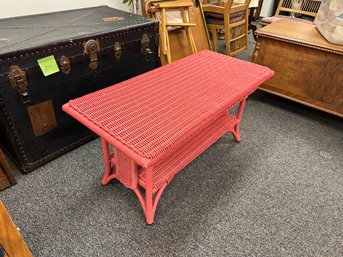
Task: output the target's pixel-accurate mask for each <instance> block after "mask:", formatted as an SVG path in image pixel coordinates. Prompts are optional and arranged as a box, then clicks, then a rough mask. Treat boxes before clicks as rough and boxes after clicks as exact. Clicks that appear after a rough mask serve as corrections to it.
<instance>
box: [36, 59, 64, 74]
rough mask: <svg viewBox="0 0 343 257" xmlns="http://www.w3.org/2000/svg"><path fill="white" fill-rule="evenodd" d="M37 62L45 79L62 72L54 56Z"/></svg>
mask: <svg viewBox="0 0 343 257" xmlns="http://www.w3.org/2000/svg"><path fill="white" fill-rule="evenodd" d="M37 62H38V65H39V67H40V69H41V70H42V72H43V74H44V76H45V77H47V76H49V75H51V74H54V73H56V72H59V71H60V69H59V68H58V65H57V63H56V60H55V57H54V56H53V55H50V56H47V57H44V58H42V59H39V60H37Z"/></svg>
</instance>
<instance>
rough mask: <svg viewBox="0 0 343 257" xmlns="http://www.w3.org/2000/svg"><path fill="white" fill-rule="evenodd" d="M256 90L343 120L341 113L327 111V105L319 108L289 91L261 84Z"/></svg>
mask: <svg viewBox="0 0 343 257" xmlns="http://www.w3.org/2000/svg"><path fill="white" fill-rule="evenodd" d="M258 89H259V90H261V91H264V92H267V93H270V94H273V95H277V96H279V97H282V98H285V99H288V100H292V101H294V102H297V103H300V104H303V105H306V106H308V107H312V108H314V109H317V110H320V111H323V112H326V113H329V114H332V115H335V116H338V117H340V118H343V114H342V113H339V112H335V111H332V110H330V109H328V108H327V107H326V106H329V105H326V104H321V105H322V106H319V105H318V104H315V103H311V99H310V98H308V99H307V101H305V100H301V99H303V98H304V97H302V96H300V95H297V94H294V93H291V92H289V91H285V90H280V89H279V88H276V87H273V86H268V85H266V84H262V85H261V86H259V87H258ZM312 101H313V102H314V100H312Z"/></svg>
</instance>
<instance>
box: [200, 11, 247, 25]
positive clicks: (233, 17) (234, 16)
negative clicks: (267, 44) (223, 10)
mask: <svg viewBox="0 0 343 257" xmlns="http://www.w3.org/2000/svg"><path fill="white" fill-rule="evenodd" d="M244 14H245V11H240V12H234V13H231V14H230V23H235V22H238V21H241V20H243V19H244ZM205 19H206V23H207V24H208V25H210V24H213V25H223V26H224V15H223V14H220V13H213V12H205Z"/></svg>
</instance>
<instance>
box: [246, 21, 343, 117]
mask: <svg viewBox="0 0 343 257" xmlns="http://www.w3.org/2000/svg"><path fill="white" fill-rule="evenodd" d="M256 35H257V36H258V40H257V44H256V47H255V51H254V53H253V62H255V63H258V64H261V65H265V66H267V67H269V68H271V69H272V70H274V71H275V76H274V77H272V78H271V79H269V80H268V81H267V82H265V83H264V84H263V85H262V86H260V89H261V90H264V91H266V92H269V93H272V94H276V95H279V96H282V97H285V98H287V99H291V100H294V101H296V102H299V103H302V104H305V105H308V106H311V107H313V108H316V109H319V110H322V111H325V112H328V113H331V114H334V115H337V116H339V117H343V46H339V45H333V44H331V43H329V42H328V41H327V40H326V39H325V38H324V37H323V36H322V35H321V34H320V33H319V31H318V30H317V29H316V27H315V25H312V24H307V23H302V22H297V21H290V20H281V21H277V22H274V23H273V24H270V25H268V26H265V27H263V28H261V29H259V30H257V31H256Z"/></svg>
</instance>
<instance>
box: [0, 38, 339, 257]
mask: <svg viewBox="0 0 343 257" xmlns="http://www.w3.org/2000/svg"><path fill="white" fill-rule="evenodd" d="M250 45H251V47H250V50H249V51H247V52H245V53H244V54H241V55H240V56H238V57H239V58H242V59H246V60H249V59H250V58H251V52H252V49H253V47H254V41H253V40H252V39H251V41H250ZM241 136H242V141H241V142H240V143H235V142H234V140H233V138H232V136H231V135H226V136H223V137H222V138H221V139H220V140H219V141H217V142H216V143H215V144H214V145H213V146H212V147H210V148H209V149H208V150H207V151H205V152H204V153H203V154H202V155H201V156H199V157H198V158H197V159H196V160H195V161H193V162H192V163H191V164H190V165H189V166H187V167H186V168H185V169H184V170H183V171H181V172H180V173H179V174H178V175H177V176H176V177H175V178H174V180H173V181H172V183H171V184H170V185H169V186H168V187H167V189H166V191H165V193H164V194H163V195H162V198H161V201H160V203H159V206H158V210H157V213H156V216H155V223H154V224H153V225H151V226H148V225H146V224H145V220H144V216H143V212H142V210H141V207H140V205H139V203H138V200H137V198H136V196H135V195H134V193H133V192H132V191H130V190H128V189H126V188H125V187H124V186H122V185H120V184H119V183H118V182H111V183H110V184H109V185H107V186H101V184H100V180H101V177H102V174H103V170H104V165H103V162H102V153H101V149H100V148H101V145H100V141H99V139H96V140H94V141H92V142H90V143H88V144H85V145H83V146H82V147H79V148H77V149H75V150H74V151H72V152H69V153H67V154H65V155H63V156H62V157H60V158H58V159H56V160H54V161H52V162H50V163H48V164H46V165H44V166H43V167H41V168H39V169H37V170H35V171H34V172H32V173H30V174H28V175H22V174H21V173H20V172H18V171H17V170H15V175H16V178H17V180H18V184H17V185H15V186H13V187H11V188H8V189H6V190H4V191H1V192H0V198H1V200H2V201H3V202H4V203H5V205H6V207H7V209H8V211H9V213H10V215H11V216H12V218H13V220H14V222H15V223H16V225H17V226H18V227H19V228H20V232H21V234H22V236H23V237H24V239H25V241H26V242H27V244H28V246H29V247H30V249H31V251H32V253H33V255H34V256H37V257H52V256H53V257H55V256H56V257H60V256H61V257H62V256H68V257H72V256H82V257H86V256H89V257H91V256H234V257H239V256H263V257H267V256H273V257H275V256H318V257H319V256H320V257H322V256H327V257H335V256H337V257H341V256H343V122H342V119H339V118H336V117H333V116H331V115H328V114H325V113H322V112H319V111H316V110H313V109H310V108H308V107H305V106H302V105H299V104H296V103H293V102H290V101H287V100H285V99H282V98H279V97H276V96H272V95H269V94H266V93H263V92H261V91H256V92H255V93H254V94H253V95H251V97H250V98H249V100H248V101H247V106H246V109H245V113H244V115H243V121H242V124H241Z"/></svg>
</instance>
